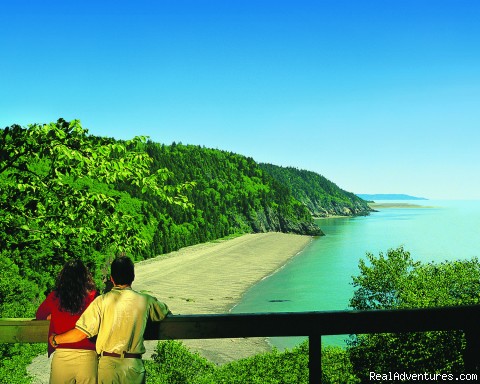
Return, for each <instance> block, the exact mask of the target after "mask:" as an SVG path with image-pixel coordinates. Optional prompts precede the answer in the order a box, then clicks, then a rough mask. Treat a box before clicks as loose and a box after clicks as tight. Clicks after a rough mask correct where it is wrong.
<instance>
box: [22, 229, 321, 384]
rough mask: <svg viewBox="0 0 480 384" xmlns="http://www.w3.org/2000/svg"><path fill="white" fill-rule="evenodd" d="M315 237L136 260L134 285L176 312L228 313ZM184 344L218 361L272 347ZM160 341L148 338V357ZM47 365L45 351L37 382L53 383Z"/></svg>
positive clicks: (34, 368)
mask: <svg viewBox="0 0 480 384" xmlns="http://www.w3.org/2000/svg"><path fill="white" fill-rule="evenodd" d="M311 240H312V238H311V237H309V236H301V235H293V234H284V233H273V232H269V233H259V234H247V235H243V236H240V237H237V238H234V239H229V240H220V241H216V242H211V243H205V244H198V245H194V246H191V247H186V248H183V249H181V250H179V251H176V252H172V253H169V254H166V255H162V256H159V257H157V258H153V259H149V260H145V261H141V262H139V263H137V264H136V265H135V281H134V283H133V285H132V287H133V288H134V289H136V290H145V291H148V292H149V293H151V294H152V295H154V296H156V297H157V298H158V299H160V300H161V301H165V302H166V303H167V304H168V306H169V307H170V309H171V311H172V313H173V314H185V315H186V314H213V313H228V312H229V311H230V310H231V309H232V308H233V307H234V306H235V304H236V303H238V302H239V301H240V299H241V297H242V295H243V294H244V293H245V292H246V291H247V290H248V289H249V288H250V287H251V286H253V285H254V284H255V283H257V282H258V281H260V280H262V279H264V278H265V277H267V276H269V275H271V274H272V273H275V271H277V270H278V269H279V268H281V267H282V266H284V265H285V264H286V263H287V262H288V260H290V259H291V258H292V257H294V256H295V255H297V254H298V253H299V252H300V251H301V250H302V249H303V248H304V247H305V246H306V245H307V244H308V243H309V242H310V241H311ZM182 342H183V343H184V344H185V345H186V346H188V348H190V349H191V350H192V351H195V352H198V353H199V354H201V355H202V356H205V357H206V358H208V359H209V360H211V361H213V362H215V363H217V364H223V363H226V362H229V361H232V360H237V359H240V358H243V357H247V356H250V355H254V354H257V353H261V352H265V351H267V350H269V349H270V347H269V345H268V343H267V342H266V341H265V340H264V339H258V338H253V339H219V340H182ZM156 344H157V341H147V342H146V347H147V353H146V355H145V358H149V357H150V356H151V353H152V352H153V350H154V348H155V346H156ZM46 365H49V361H48V359H47V358H46V355H45V356H40V357H38V358H36V359H35V361H34V363H32V365H31V366H30V369H29V372H30V373H31V374H34V375H35V377H36V378H37V380H36V381H35V383H36V384H42V383H44V382H48V375H47V376H45V374H46V372H45V371H46V369H47V368H46ZM48 369H49V368H48ZM42 371H43V372H42ZM40 372H42V374H41V375H40ZM40 376H42V377H43V379H42V378H40ZM45 377H47V379H46V381H42V380H45V379H44V378H45Z"/></svg>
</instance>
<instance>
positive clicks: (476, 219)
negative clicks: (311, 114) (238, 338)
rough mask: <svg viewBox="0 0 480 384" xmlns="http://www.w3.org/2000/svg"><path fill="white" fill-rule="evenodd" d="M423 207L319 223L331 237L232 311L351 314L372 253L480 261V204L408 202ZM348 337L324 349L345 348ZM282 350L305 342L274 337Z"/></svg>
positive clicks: (327, 340)
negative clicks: (397, 251)
mask: <svg viewBox="0 0 480 384" xmlns="http://www.w3.org/2000/svg"><path fill="white" fill-rule="evenodd" d="M402 203H409V204H415V205H418V206H420V208H417V207H416V208H379V211H378V212H375V213H372V214H371V215H370V216H365V217H352V218H331V219H321V220H318V225H319V226H320V227H321V228H322V230H323V231H324V232H325V234H326V236H323V237H321V238H318V239H315V240H314V241H312V243H311V244H310V245H309V246H307V247H306V248H305V249H304V250H303V251H302V252H301V253H300V254H299V255H298V256H297V257H295V258H294V259H293V260H291V261H290V262H289V263H288V264H287V265H286V266H285V267H284V268H282V269H281V270H280V271H278V272H277V273H275V274H274V275H272V276H270V277H268V278H266V279H264V280H263V281H261V282H260V283H258V284H257V285H255V286H254V287H252V288H251V289H250V290H249V291H248V292H247V293H246V294H245V296H244V297H243V300H242V301H241V302H240V303H239V304H238V305H237V306H236V307H235V308H234V309H233V310H232V312H234V313H242V312H301V311H323V310H343V309H348V302H349V299H350V298H351V296H352V293H353V287H352V285H351V281H352V276H353V275H357V274H358V261H359V260H360V259H361V258H364V257H365V253H366V252H371V253H373V254H375V255H378V253H379V252H383V253H386V252H387V250H388V249H390V248H397V247H399V246H403V247H404V248H405V249H406V250H407V251H409V252H410V253H411V255H412V257H413V258H414V259H415V260H419V261H423V262H430V261H436V262H441V261H444V260H454V259H470V258H472V257H480V232H479V230H480V201H432V200H426V201H423V200H422V201H407V202H405V201H403V202H402ZM345 339H346V336H345V335H339V336H326V337H323V338H322V343H323V344H324V345H327V344H330V345H344V344H345ZM270 341H271V343H272V344H273V345H274V346H276V347H277V348H279V349H284V348H291V347H293V346H294V345H296V344H298V343H299V342H300V341H301V338H272V339H271V340H270Z"/></svg>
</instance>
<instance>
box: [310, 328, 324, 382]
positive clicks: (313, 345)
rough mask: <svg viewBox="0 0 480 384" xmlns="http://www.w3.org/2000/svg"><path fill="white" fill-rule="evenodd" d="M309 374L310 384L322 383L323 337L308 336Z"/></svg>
mask: <svg viewBox="0 0 480 384" xmlns="http://www.w3.org/2000/svg"><path fill="white" fill-rule="evenodd" d="M308 372H309V373H308V375H309V380H308V382H309V383H310V384H320V383H321V382H322V335H310V336H308Z"/></svg>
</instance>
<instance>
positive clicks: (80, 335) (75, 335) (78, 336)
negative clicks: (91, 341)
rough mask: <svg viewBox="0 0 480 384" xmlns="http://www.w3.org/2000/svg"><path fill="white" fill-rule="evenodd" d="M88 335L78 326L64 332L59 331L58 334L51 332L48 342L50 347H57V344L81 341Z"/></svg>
mask: <svg viewBox="0 0 480 384" xmlns="http://www.w3.org/2000/svg"><path fill="white" fill-rule="evenodd" d="M87 337H88V335H87V334H86V333H84V332H82V331H81V330H79V329H78V328H73V329H71V330H69V331H67V332H65V333H61V334H59V335H55V334H52V335H50V337H49V338H48V342H49V343H50V344H51V346H52V347H54V348H57V347H58V345H59V344H67V343H76V342H78V341H82V340H83V339H86V338H87Z"/></svg>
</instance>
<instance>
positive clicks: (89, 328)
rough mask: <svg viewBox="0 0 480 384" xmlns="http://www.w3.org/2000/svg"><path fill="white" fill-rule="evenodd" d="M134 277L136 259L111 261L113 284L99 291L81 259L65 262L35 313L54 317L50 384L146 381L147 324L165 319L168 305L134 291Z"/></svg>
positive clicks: (50, 333)
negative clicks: (145, 333) (134, 260)
mask: <svg viewBox="0 0 480 384" xmlns="http://www.w3.org/2000/svg"><path fill="white" fill-rule="evenodd" d="M134 278H135V271H134V265H133V262H132V260H131V259H130V258H129V257H126V256H120V257H117V258H116V259H115V260H114V261H113V262H112V264H111V276H110V279H111V281H112V283H113V288H112V289H111V290H110V291H109V292H107V293H105V294H103V295H99V294H98V291H97V290H96V289H95V284H94V282H93V279H92V276H91V274H90V272H89V271H88V269H87V268H86V267H85V265H84V264H83V263H82V262H81V261H79V260H71V261H69V262H67V263H66V264H65V265H64V267H63V268H62V270H61V272H60V273H59V275H58V278H57V282H56V287H55V289H54V291H52V292H51V293H50V294H49V295H48V296H47V298H46V299H45V301H44V302H43V303H42V304H41V305H40V307H39V308H38V310H37V314H36V318H37V319H40V320H45V319H49V320H50V328H49V332H48V341H49V345H48V355H49V356H50V355H51V354H52V353H53V357H52V363H51V371H50V383H51V384H57V383H71V382H75V383H84V384H96V383H97V382H98V383H101V384H113V383H118V384H124V383H128V384H135V383H145V368H144V365H143V360H142V354H143V353H145V347H144V343H143V341H144V338H143V333H144V331H145V327H146V323H147V320H148V319H150V320H152V321H160V320H163V319H164V318H165V316H167V314H168V313H169V309H168V307H167V305H166V304H165V303H162V302H160V301H159V300H157V299H156V298H154V297H152V296H150V295H147V294H144V293H140V292H136V291H134V290H133V289H132V287H131V285H132V282H133V280H134ZM95 339H96V340H95Z"/></svg>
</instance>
